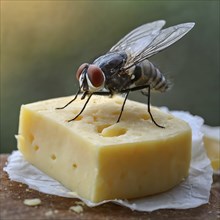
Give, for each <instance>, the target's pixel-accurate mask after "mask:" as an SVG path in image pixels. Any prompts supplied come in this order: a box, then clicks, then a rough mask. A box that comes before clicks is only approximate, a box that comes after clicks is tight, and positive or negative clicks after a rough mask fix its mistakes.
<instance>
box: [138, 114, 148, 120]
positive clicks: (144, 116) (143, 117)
mask: <svg viewBox="0 0 220 220" xmlns="http://www.w3.org/2000/svg"><path fill="white" fill-rule="evenodd" d="M140 117H141V118H142V119H144V120H148V119H149V118H150V116H149V115H148V114H142V115H141V116H140Z"/></svg>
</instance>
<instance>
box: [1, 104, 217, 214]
mask: <svg viewBox="0 0 220 220" xmlns="http://www.w3.org/2000/svg"><path fill="white" fill-rule="evenodd" d="M162 110H163V111H168V109H166V108H162ZM171 113H172V114H173V115H174V116H176V117H178V118H180V119H182V120H185V121H186V122H188V123H189V125H190V126H191V128H192V160H191V165H190V170H189V176H188V178H187V179H186V180H184V181H183V182H181V183H180V184H179V185H178V186H176V187H174V188H173V189H171V190H169V191H167V192H164V193H161V194H158V195H154V196H148V197H144V198H140V199H132V200H119V199H117V200H105V201H102V202H99V203H93V202H91V201H89V200H86V199H83V198H81V197H80V196H78V195H77V194H76V193H74V192H71V191H70V190H68V189H66V188H65V187H64V186H62V185H61V184H60V183H59V182H57V181H56V180H54V179H52V178H50V177H48V176H47V175H46V174H44V173H42V172H41V171H40V170H38V169H37V168H35V167H34V166H32V165H31V164H29V163H28V162H27V161H25V160H24V158H23V156H22V154H21V153H20V152H19V151H14V152H13V153H12V154H11V156H10V157H9V158H8V163H7V166H6V167H4V171H6V172H7V173H8V175H9V178H10V179H11V180H14V181H18V182H21V183H25V184H27V185H28V186H29V187H30V188H32V189H35V190H38V191H40V192H43V193H47V194H52V195H57V196H62V197H69V198H79V199H81V200H82V201H83V202H84V203H85V204H86V205H87V206H89V207H94V206H98V205H101V204H104V203H107V202H113V203H116V204H119V205H121V206H125V207H128V208H130V209H132V210H136V211H149V212H150V211H154V210H158V209H188V208H194V207H198V206H200V205H202V204H206V203H208V201H209V196H210V189H211V184H212V174H213V170H212V168H211V165H210V160H209V159H208V157H207V155H206V153H205V149H204V145H203V140H202V138H203V133H202V132H201V127H202V125H203V119H202V118H201V117H198V116H192V115H191V114H189V113H188V112H181V111H172V112H171Z"/></svg>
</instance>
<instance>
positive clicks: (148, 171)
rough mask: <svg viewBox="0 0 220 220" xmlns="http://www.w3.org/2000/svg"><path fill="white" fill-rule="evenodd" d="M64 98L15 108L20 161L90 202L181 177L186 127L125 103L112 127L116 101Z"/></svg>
mask: <svg viewBox="0 0 220 220" xmlns="http://www.w3.org/2000/svg"><path fill="white" fill-rule="evenodd" d="M71 98H72V97H65V98H57V99H51V100H47V101H41V102H36V103H32V104H27V105H22V107H21V113H20V123H19V134H18V149H19V150H20V151H21V152H22V154H23V155H24V157H25V159H26V160H27V161H29V162H30V163H31V164H33V165H34V166H36V167H38V168H39V169H40V170H42V171H43V172H45V173H46V174H48V175H49V176H51V177H53V178H54V179H56V180H58V181H59V182H61V183H62V184H63V185H64V186H66V187H67V188H69V189H70V190H72V191H74V192H76V193H77V194H78V195H80V196H81V197H83V198H86V199H88V200H90V201H93V202H100V201H102V200H106V199H130V198H137V197H143V196H147V195H152V194H155V193H160V192H163V191H166V190H168V189H170V188H172V187H174V186H175V185H177V184H178V183H180V182H181V181H182V180H183V179H184V178H185V177H187V175H188V170H189V165H190V159H191V129H190V127H189V125H188V124H187V123H185V122H184V121H182V120H180V119H177V118H175V117H174V116H172V115H170V114H167V113H163V112H162V111H160V110H159V109H157V108H155V107H151V111H152V114H153V116H154V119H155V120H156V121H157V123H159V124H160V125H163V126H165V128H164V129H163V128H159V127H157V126H156V125H155V124H154V123H153V122H152V121H151V119H150V117H149V114H148V112H147V106H146V105H144V104H141V103H137V102H134V101H130V100H128V101H127V102H126V105H125V109H124V112H123V115H122V118H121V121H120V122H119V123H115V122H116V121H117V118H118V115H119V113H120V109H121V106H122V102H123V98H121V97H119V96H114V97H113V98H109V97H103V96H94V97H92V98H91V100H90V102H89V104H88V106H87V107H86V109H85V111H84V112H83V114H82V115H81V116H80V117H78V118H77V119H76V120H75V121H72V122H67V120H69V119H71V118H73V117H74V116H75V115H76V114H77V113H78V112H79V111H80V110H81V109H82V106H83V105H84V103H85V100H81V99H80V98H78V99H77V100H76V101H74V102H73V103H72V104H71V105H69V106H68V107H67V108H65V109H63V110H56V109H55V108H57V107H61V106H63V105H64V104H66V103H67V102H68V101H69V100H71Z"/></svg>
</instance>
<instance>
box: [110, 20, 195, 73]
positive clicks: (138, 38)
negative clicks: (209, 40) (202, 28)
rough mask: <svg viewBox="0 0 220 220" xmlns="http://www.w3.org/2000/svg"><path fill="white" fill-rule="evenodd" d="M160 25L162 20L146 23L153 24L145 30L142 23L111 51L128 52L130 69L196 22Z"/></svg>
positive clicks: (188, 29)
mask: <svg viewBox="0 0 220 220" xmlns="http://www.w3.org/2000/svg"><path fill="white" fill-rule="evenodd" d="M155 25H156V27H155ZM160 25H162V22H161V21H157V22H152V23H149V24H146V26H147V27H149V26H151V28H150V27H149V28H147V30H145V25H142V26H140V27H139V28H137V29H135V30H133V31H132V32H130V33H129V34H128V35H126V36H125V37H124V38H122V40H120V41H119V42H118V43H117V44H116V45H115V46H114V47H112V48H111V50H110V51H111V52H112V51H123V52H126V53H127V54H128V60H127V62H126V65H125V67H124V69H128V68H130V67H131V66H133V65H135V64H137V63H139V62H141V61H143V60H145V59H147V58H149V57H151V56H153V55H155V54H157V53H158V52H160V51H162V50H164V49H165V48H167V47H169V46H170V45H172V44H173V43H175V42H176V41H178V40H179V39H180V38H182V37H183V36H184V35H185V34H186V33H187V32H189V31H190V30H191V29H192V28H193V26H194V23H184V24H179V25H175V26H172V27H169V28H166V29H163V30H161V28H162V26H160ZM158 26H159V27H158Z"/></svg>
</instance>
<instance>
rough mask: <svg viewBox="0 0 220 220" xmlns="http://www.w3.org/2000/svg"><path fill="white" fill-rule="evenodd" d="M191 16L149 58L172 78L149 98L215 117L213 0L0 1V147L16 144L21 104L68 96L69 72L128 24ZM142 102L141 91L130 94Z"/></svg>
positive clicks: (209, 119)
mask: <svg viewBox="0 0 220 220" xmlns="http://www.w3.org/2000/svg"><path fill="white" fill-rule="evenodd" d="M158 19H165V20H166V21H167V25H166V27H168V26H172V25H175V24H179V23H183V22H190V21H194V22H196V26H195V27H194V29H193V30H192V31H191V32H190V33H189V34H187V35H186V36H185V37H184V38H183V39H181V40H180V41H179V42H178V43H176V44H175V45H173V46H171V47H170V48H168V49H166V50H165V51H163V52H162V53H160V54H158V55H155V56H154V57H152V58H151V59H150V60H151V61H152V62H153V63H154V64H155V65H157V66H158V67H159V68H160V70H161V71H162V72H164V73H166V74H167V75H168V76H169V77H170V78H171V79H172V81H173V82H174V86H173V88H172V90H171V91H169V92H167V93H164V94H155V95H153V97H152V104H153V105H157V106H167V107H168V108H170V109H171V110H185V111H189V112H191V113H192V114H196V115H199V116H202V117H203V118H204V119H205V123H206V124H209V125H212V126H217V125H219V124H220V123H219V122H220V120H219V100H220V99H219V98H220V97H219V81H220V75H219V1H19V0H16V1H12V0H11V1H9V0H8V1H6V0H5V1H4V0H2V1H1V152H11V151H12V150H13V149H16V140H15V137H14V135H15V134H17V127H18V118H19V109H20V106H21V104H24V103H30V102H35V101H38V100H44V99H49V98H53V97H59V96H66V95H72V94H74V93H75V92H76V89H77V86H78V83H77V82H76V80H75V72H76V70H77V68H78V66H79V65H80V64H81V63H83V62H91V61H92V60H93V59H94V58H96V57H97V56H99V55H101V54H103V53H105V52H107V51H108V50H109V49H110V48H111V46H113V45H114V44H115V43H116V42H117V41H118V40H119V39H120V38H121V37H123V36H124V35H125V34H127V33H128V32H129V31H130V30H132V29H133V28H135V27H137V26H139V25H141V24H144V23H147V22H151V21H154V20H158ZM130 98H131V99H135V100H138V101H141V102H146V97H144V96H142V95H141V94H140V93H134V94H132V95H131V96H130Z"/></svg>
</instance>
